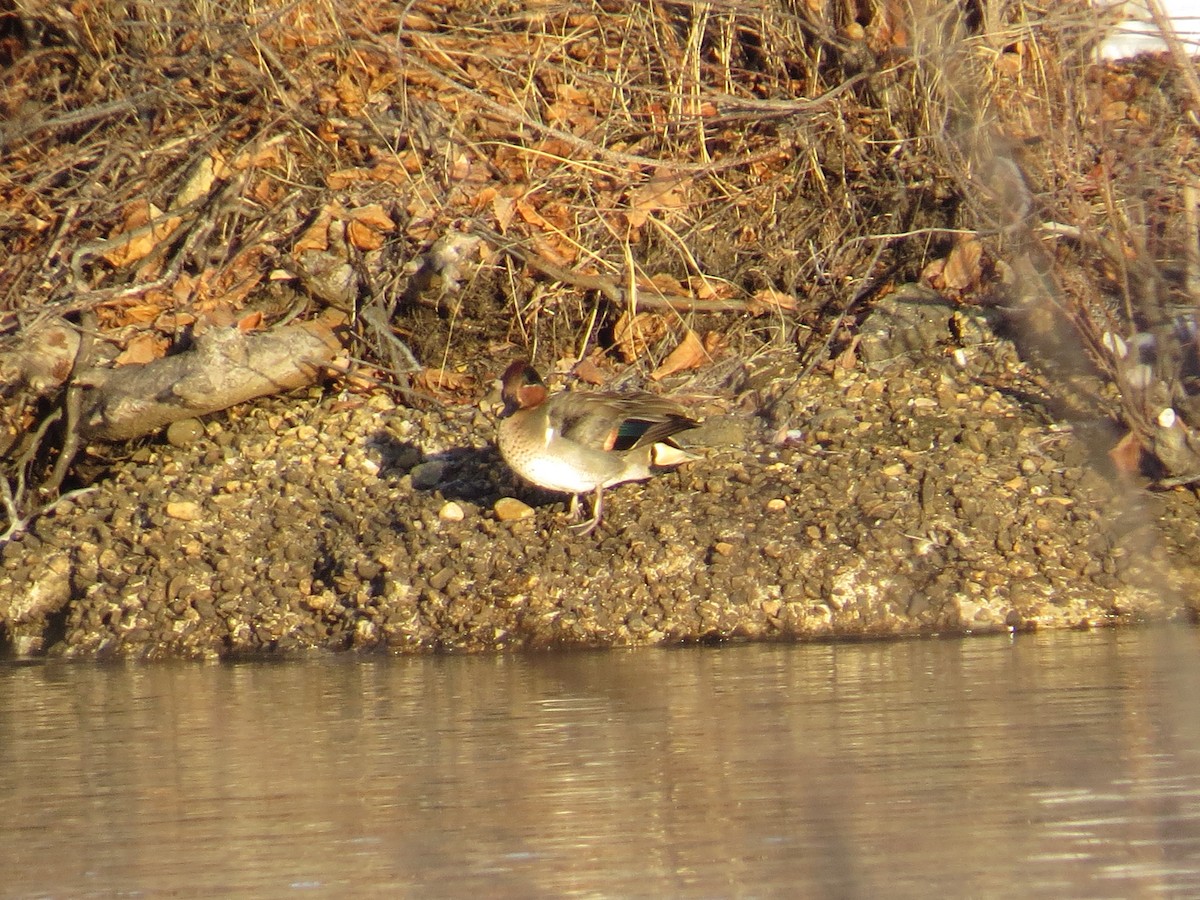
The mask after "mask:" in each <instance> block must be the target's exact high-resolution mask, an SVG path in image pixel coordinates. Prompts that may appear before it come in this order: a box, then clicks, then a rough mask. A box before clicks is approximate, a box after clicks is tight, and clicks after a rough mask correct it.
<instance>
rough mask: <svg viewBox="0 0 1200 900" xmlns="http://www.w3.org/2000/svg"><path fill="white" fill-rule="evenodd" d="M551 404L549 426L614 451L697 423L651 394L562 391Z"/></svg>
mask: <svg viewBox="0 0 1200 900" xmlns="http://www.w3.org/2000/svg"><path fill="white" fill-rule="evenodd" d="M550 404H551V405H550V408H549V409H548V410H547V414H548V418H549V421H550V426H551V427H552V428H554V429H555V430H556V431H557V432H558V433H559V434H560V435H562V437H564V438H566V439H567V440H570V441H575V442H576V443H579V444H583V445H584V446H587V447H591V448H593V449H595V450H605V451H612V452H616V453H620V452H623V451H626V450H632V449H633V448H635V447H644V446H648V445H651V444H655V443H658V442H659V441H663V440H666V439H667V438H669V437H670V436H671V435H673V434H678V433H679V432H681V431H686V430H687V429H689V428H695V427H696V426H697V425H698V424H699V423H698V422H697V421H696V420H695V419H693V418H691V417H690V416H688V415H687V414H685V413H684V412H683V410H682V409H681V408H680V407H679V406H677V405H676V404H675V403H672V402H671V401H670V400H664V399H663V398H662V397H657V396H655V395H654V394H608V393H593V394H584V393H564V394H557V395H555V396H554V397H553V398H552V399H551V401H550Z"/></svg>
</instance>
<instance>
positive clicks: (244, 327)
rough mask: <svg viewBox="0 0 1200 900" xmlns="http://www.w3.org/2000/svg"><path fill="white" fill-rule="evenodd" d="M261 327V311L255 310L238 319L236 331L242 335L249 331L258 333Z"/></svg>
mask: <svg viewBox="0 0 1200 900" xmlns="http://www.w3.org/2000/svg"><path fill="white" fill-rule="evenodd" d="M262 327H263V314H262V310H261V309H256V310H255V311H254V312H252V313H247V314H246V315H244V316H242V317H241V318H240V319H238V322H237V329H238V331H240V332H241V333H242V334H246V333H247V332H250V331H258V330H259V329H260V328H262Z"/></svg>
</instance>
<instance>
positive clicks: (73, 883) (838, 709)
mask: <svg viewBox="0 0 1200 900" xmlns="http://www.w3.org/2000/svg"><path fill="white" fill-rule="evenodd" d="M1198 676H1200V633H1197V632H1196V631H1191V630H1172V631H1122V632H1113V633H1096V634H1066V635H1056V636H1038V637H1031V636H1020V637H1017V638H1013V639H1010V638H1007V637H998V638H972V639H966V640H940V641H911V642H901V643H886V644H885V643H880V644H865V645H844V644H843V645H789V646H739V647H721V648H702V649H700V648H694V649H687V650H670V651H664V650H653V651H637V652H612V653H573V654H546V655H530V656H517V655H508V656H486V657H441V658H428V659H400V658H367V659H364V658H361V657H357V658H355V657H337V658H326V659H322V660H318V661H308V662H284V663H270V662H259V663H241V664H223V665H213V664H208V665H199V664H197V665H190V664H189V665H182V664H180V665H124V664H122V665H91V664H78V663H58V662H51V663H45V664H37V665H16V664H7V665H3V666H0V798H2V805H0V872H2V873H3V875H2V876H0V896H6V897H7V896H12V897H39V896H58V897H81V896H114V895H120V896H163V895H166V894H171V893H178V894H181V895H192V896H195V895H198V894H210V895H211V894H238V895H242V896H249V895H254V896H261V897H272V896H284V895H301V896H309V895H314V896H349V895H359V896H362V895H388V896H402V897H403V896H413V897H427V896H456V897H457V896H464V895H470V894H472V893H476V894H486V896H489V897H493V896H511V897H518V896H520V897H526V896H635V895H640V896H646V895H659V896H663V895H670V896H684V897H690V896H703V897H723V896H777V895H788V896H814V897H869V896H884V895H887V896H912V897H928V896H931V895H933V896H936V895H937V894H939V893H940V894H943V895H946V896H953V897H962V896H976V897H989V896H1034V897H1037V896H1043V897H1110V896H1111V897H1128V896H1154V895H1159V894H1161V895H1164V896H1179V895H1187V894H1190V895H1193V896H1195V895H1198V894H1200V740H1198V739H1197V738H1198V737H1200V707H1198V706H1197V704H1196V696H1197V687H1200V677H1198Z"/></svg>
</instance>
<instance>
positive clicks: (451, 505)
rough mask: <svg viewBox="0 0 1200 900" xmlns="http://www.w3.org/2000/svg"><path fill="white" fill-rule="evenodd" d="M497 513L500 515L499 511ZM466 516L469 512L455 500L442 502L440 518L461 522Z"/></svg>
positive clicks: (446, 520) (439, 512)
mask: <svg viewBox="0 0 1200 900" xmlns="http://www.w3.org/2000/svg"><path fill="white" fill-rule="evenodd" d="M527 508H528V507H527ZM530 512H532V510H530ZM497 515H499V513H498V512H497ZM466 517H467V514H466V513H465V512H464V511H463V508H462V507H461V506H460V505H459V504H457V503H455V502H454V501H453V500H447V501H446V502H445V503H444V504H442V508H441V509H439V510H438V518H439V519H441V520H442V521H443V522H461V521H462V520H463V519H465V518H466Z"/></svg>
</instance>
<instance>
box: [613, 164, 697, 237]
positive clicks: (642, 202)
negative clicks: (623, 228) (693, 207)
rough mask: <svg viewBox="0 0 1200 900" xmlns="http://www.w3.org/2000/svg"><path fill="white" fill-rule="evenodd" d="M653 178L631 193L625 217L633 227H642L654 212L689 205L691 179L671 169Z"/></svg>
mask: <svg viewBox="0 0 1200 900" xmlns="http://www.w3.org/2000/svg"><path fill="white" fill-rule="evenodd" d="M659 171H660V172H663V174H657V173H656V174H655V175H654V177H653V178H651V179H650V180H649V181H647V182H646V183H645V184H643V185H642V186H641V187H639V188H637V189H636V190H634V191H633V193H632V194H630V195H629V211H628V212H626V213H625V219H626V221H627V222H628V223H629V226H630V227H631V228H641V227H642V226H643V225H645V224H646V220H647V219H649V218H650V216H651V215H652V214H653V213H656V212H660V211H662V210H674V209H680V208H682V207H684V206H686V205H687V189H688V187H689V186H690V185H691V179H690V178H688V177H687V176H682V175H676V174H674V173H671V172H670V171H665V172H664V171H663V170H661V169H660V170H659Z"/></svg>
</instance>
